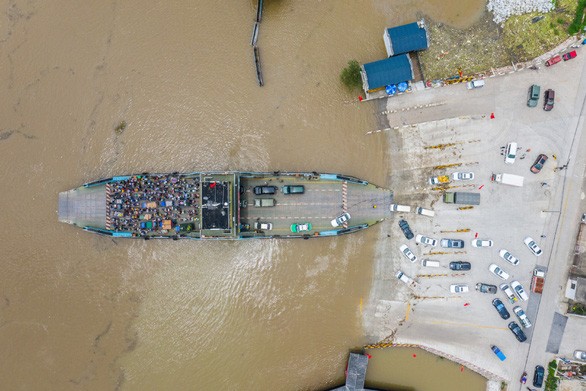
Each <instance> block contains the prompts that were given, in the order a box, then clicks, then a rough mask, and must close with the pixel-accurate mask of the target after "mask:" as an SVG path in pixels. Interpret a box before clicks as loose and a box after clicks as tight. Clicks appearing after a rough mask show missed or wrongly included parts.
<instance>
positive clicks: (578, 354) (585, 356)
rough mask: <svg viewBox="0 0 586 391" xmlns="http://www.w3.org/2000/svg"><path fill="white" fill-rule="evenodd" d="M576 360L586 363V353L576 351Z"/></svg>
mask: <svg viewBox="0 0 586 391" xmlns="http://www.w3.org/2000/svg"><path fill="white" fill-rule="evenodd" d="M574 358H575V359H576V360H580V361H586V351H584V350H574Z"/></svg>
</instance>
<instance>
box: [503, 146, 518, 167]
mask: <svg viewBox="0 0 586 391" xmlns="http://www.w3.org/2000/svg"><path fill="white" fill-rule="evenodd" d="M516 157H517V143H515V142H512V143H508V144H507V149H505V163H507V164H513V163H515V158H516Z"/></svg>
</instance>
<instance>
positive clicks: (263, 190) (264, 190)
mask: <svg viewBox="0 0 586 391" xmlns="http://www.w3.org/2000/svg"><path fill="white" fill-rule="evenodd" d="M276 192H277V186H256V187H255V188H254V194H256V195H262V194H275V193H276Z"/></svg>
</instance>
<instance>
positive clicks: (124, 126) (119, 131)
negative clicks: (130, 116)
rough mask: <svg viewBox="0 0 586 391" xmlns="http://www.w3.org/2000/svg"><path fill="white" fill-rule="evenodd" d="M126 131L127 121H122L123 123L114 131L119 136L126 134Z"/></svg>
mask: <svg viewBox="0 0 586 391" xmlns="http://www.w3.org/2000/svg"><path fill="white" fill-rule="evenodd" d="M124 129H126V121H122V122H120V123H119V124H118V126H116V127H115V128H114V131H115V132H116V133H117V134H121V133H122V132H124Z"/></svg>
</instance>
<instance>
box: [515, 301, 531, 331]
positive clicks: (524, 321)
mask: <svg viewBox="0 0 586 391" xmlns="http://www.w3.org/2000/svg"><path fill="white" fill-rule="evenodd" d="M513 312H514V313H515V315H517V318H519V322H521V326H523V327H525V328H526V329H528V328H529V327H531V326H532V325H531V322H530V321H529V318H527V315H526V314H525V311H523V308H521V307H519V306H516V307H514V308H513Z"/></svg>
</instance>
